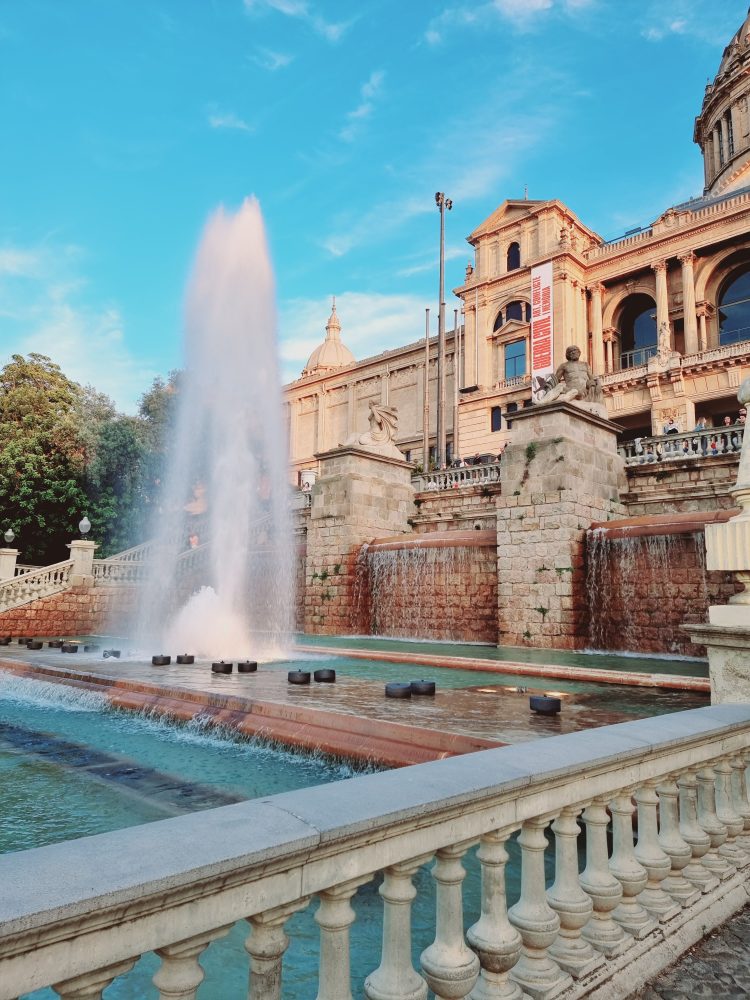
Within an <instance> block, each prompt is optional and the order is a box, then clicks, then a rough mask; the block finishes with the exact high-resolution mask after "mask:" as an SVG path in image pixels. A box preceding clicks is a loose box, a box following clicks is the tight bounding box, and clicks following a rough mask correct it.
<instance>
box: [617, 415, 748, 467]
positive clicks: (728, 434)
mask: <svg viewBox="0 0 750 1000" xmlns="http://www.w3.org/2000/svg"><path fill="white" fill-rule="evenodd" d="M744 433H745V427H744V425H743V424H731V425H730V426H729V427H708V428H706V429H705V430H694V431H688V432H686V433H684V434H659V435H656V436H653V437H643V438H635V440H634V441H626V442H625V443H624V444H621V445H619V446H618V449H617V450H618V452H619V453H620V455H621V456H622V457H623V458H624V459H625V465H648V464H653V463H654V462H665V461H672V462H674V461H683V460H687V459H704V458H716V457H718V456H720V455H739V453H740V451H741V449H742V439H743V437H744Z"/></svg>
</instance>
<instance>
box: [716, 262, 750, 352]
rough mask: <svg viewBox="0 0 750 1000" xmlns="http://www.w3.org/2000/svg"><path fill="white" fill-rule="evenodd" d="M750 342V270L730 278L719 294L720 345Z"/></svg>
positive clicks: (738, 272) (735, 273)
mask: <svg viewBox="0 0 750 1000" xmlns="http://www.w3.org/2000/svg"><path fill="white" fill-rule="evenodd" d="M741 340H750V268H747V267H746V269H745V270H744V271H735V272H734V274H732V275H730V276H729V280H728V281H727V282H726V284H725V285H724V288H723V290H722V291H721V293H720V294H719V344H738V343H739V342H740V341H741Z"/></svg>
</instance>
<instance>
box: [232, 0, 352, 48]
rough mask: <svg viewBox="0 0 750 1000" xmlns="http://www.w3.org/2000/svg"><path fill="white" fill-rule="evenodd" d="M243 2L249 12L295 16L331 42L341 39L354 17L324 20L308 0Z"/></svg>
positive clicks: (255, 0) (254, 0) (251, 0)
mask: <svg viewBox="0 0 750 1000" xmlns="http://www.w3.org/2000/svg"><path fill="white" fill-rule="evenodd" d="M244 4H245V10H247V11H248V12H250V13H260V12H262V11H268V10H272V11H276V12H277V13H278V14H283V15H284V16H285V17H292V18H295V19H296V20H298V21H301V22H303V23H304V24H307V25H308V26H309V27H311V28H312V29H313V31H315V32H316V33H317V34H318V35H321V36H322V37H323V38H325V39H326V40H327V41H329V42H332V43H335V42H339V41H341V39H342V38H343V36H344V35H345V34H346V32H347V31H348V30H349V28H350V27H351V26H352V24H354V21H355V18H351V19H350V20H348V21H339V22H334V21H326V20H325V18H323V17H321V15H320V14H318V12H317V10H316V9H315V8H314V7H313V5H312V4H310V3H309V2H308V0H244Z"/></svg>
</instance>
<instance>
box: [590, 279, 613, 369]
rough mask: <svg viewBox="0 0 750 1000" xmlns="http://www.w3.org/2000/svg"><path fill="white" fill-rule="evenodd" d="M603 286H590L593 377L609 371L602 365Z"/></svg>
mask: <svg viewBox="0 0 750 1000" xmlns="http://www.w3.org/2000/svg"><path fill="white" fill-rule="evenodd" d="M603 294H604V285H601V284H596V285H592V286H591V367H592V369H593V371H594V375H604V373H605V372H606V371H609V370H610V369H608V368H605V363H604V327H603V326H602V295H603Z"/></svg>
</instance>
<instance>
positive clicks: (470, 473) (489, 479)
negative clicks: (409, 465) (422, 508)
mask: <svg viewBox="0 0 750 1000" xmlns="http://www.w3.org/2000/svg"><path fill="white" fill-rule="evenodd" d="M411 482H412V486H413V487H414V489H415V491H416V492H417V493H422V492H423V491H425V490H427V491H428V492H429V491H435V490H452V489H458V488H460V487H462V486H484V485H485V484H487V483H499V482H500V462H491V463H488V464H487V465H464V466H461V468H459V469H443V470H441V471H440V472H421V473H419V475H416V476H412V479H411Z"/></svg>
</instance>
